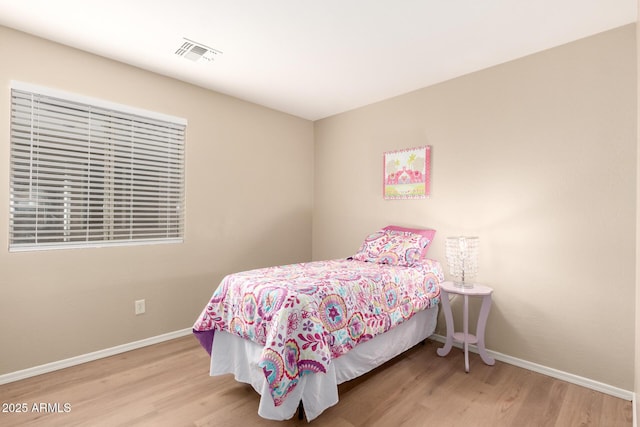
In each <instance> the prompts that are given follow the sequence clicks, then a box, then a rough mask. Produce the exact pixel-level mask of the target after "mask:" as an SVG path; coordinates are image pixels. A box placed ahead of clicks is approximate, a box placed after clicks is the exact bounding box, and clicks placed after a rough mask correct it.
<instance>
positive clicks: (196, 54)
mask: <svg viewBox="0 0 640 427" xmlns="http://www.w3.org/2000/svg"><path fill="white" fill-rule="evenodd" d="M175 53H176V55H178V56H182V57H183V58H186V59H189V60H191V61H193V62H202V61H207V62H211V61H213V60H214V59H215V57H216V56H218V55H222V51H220V50H217V49H213V48H210V47H208V46H205V45H203V44H202V43H198V42H194V41H193V40H189V39H187V38H183V39H182V45H181V46H180V47H179V48H178V49H177V50H176V52H175Z"/></svg>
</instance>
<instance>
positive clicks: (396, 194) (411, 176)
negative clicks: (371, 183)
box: [382, 145, 431, 199]
mask: <svg viewBox="0 0 640 427" xmlns="http://www.w3.org/2000/svg"><path fill="white" fill-rule="evenodd" d="M430 180H431V146H428V145H427V146H424V147H417V148H408V149H405V150H398V151H388V152H386V153H384V158H383V184H382V190H383V195H384V198H385V199H424V198H426V197H427V196H428V195H429V192H430Z"/></svg>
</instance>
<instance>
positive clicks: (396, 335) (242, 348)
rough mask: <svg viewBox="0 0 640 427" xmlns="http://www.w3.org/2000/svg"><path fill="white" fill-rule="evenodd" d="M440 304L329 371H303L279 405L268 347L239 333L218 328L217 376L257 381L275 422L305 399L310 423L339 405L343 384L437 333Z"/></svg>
mask: <svg viewBox="0 0 640 427" xmlns="http://www.w3.org/2000/svg"><path fill="white" fill-rule="evenodd" d="M437 320H438V306H435V307H432V308H430V309H427V310H424V311H421V312H419V313H417V314H416V315H414V316H413V317H412V318H411V319H409V321H407V322H404V323H402V324H401V325H398V326H397V327H395V328H393V329H391V330H390V331H388V332H387V333H385V334H383V335H379V336H377V337H375V338H373V339H372V340H369V341H367V342H364V343H362V344H360V345H358V346H357V347H356V348H354V349H352V350H351V351H349V352H348V353H347V354H345V355H343V356H341V357H339V358H337V359H334V360H332V361H331V364H330V365H329V369H328V370H327V373H326V374H309V375H303V376H302V377H301V378H300V382H299V383H298V385H297V386H296V388H295V389H294V390H293V391H292V392H291V394H290V395H289V396H288V397H287V399H286V400H285V401H284V402H283V403H282V405H280V406H277V407H276V406H275V405H274V404H273V399H272V398H271V395H270V393H269V387H268V385H267V382H266V380H265V377H264V373H263V372H262V369H260V368H259V367H258V361H259V360H260V354H261V353H262V347H261V346H260V345H258V344H256V343H254V342H251V341H248V340H244V339H242V338H240V337H237V336H235V335H232V334H229V333H226V332H221V331H216V333H215V336H214V339H213V346H212V349H211V370H210V374H211V376H215V375H223V374H234V376H235V378H236V380H237V381H240V382H243V383H247V384H251V386H252V387H253V388H254V389H255V390H256V391H257V392H258V393H259V394H260V396H261V398H260V406H259V408H258V414H259V415H260V416H261V417H263V418H267V419H270V420H286V419H289V418H291V417H293V416H294V415H295V413H296V410H297V409H298V403H299V402H300V400H302V403H303V405H304V412H305V415H306V417H307V421H311V420H313V419H314V418H316V417H317V416H318V415H320V414H321V413H322V412H323V411H324V410H325V409H327V408H329V407H331V406H333V405H335V404H336V403H338V384H341V383H343V382H345V381H349V380H352V379H354V378H357V377H359V376H360V375H363V374H366V373H367V372H369V371H371V370H372V369H374V368H376V367H378V366H380V365H382V364H383V363H385V362H386V361H388V360H390V359H392V358H394V357H395V356H397V355H399V354H400V353H402V352H404V351H406V350H408V349H409V348H411V347H413V346H414V345H416V344H417V343H419V342H420V341H422V340H424V339H425V338H428V337H429V336H430V335H431V334H433V333H434V331H435V328H436V322H437Z"/></svg>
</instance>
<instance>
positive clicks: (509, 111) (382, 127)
mask: <svg viewBox="0 0 640 427" xmlns="http://www.w3.org/2000/svg"><path fill="white" fill-rule="evenodd" d="M434 66H437V64H434ZM636 78H637V75H636V45H635V26H634V25H630V26H625V27H622V28H619V29H616V30H613V31H609V32H606V33H603V34H600V35H596V36H594V37H590V38H587V39H583V40H579V41H577V42H574V43H571V44H568V45H565V46H561V47H558V48H555V49H551V50H548V51H545V52H541V53H539V54H536V55H532V56H529V57H526V58H522V59H519V60H516V61H513V62H509V63H506V64H503V65H500V66H497V67H494V68H490V69H487V70H483V71H480V72H477V73H473V74H470V75H467V76H464V77H460V78H457V79H454V80H451V81H448V82H445V83H442V84H438V85H435V86H431V87H428V88H425V89H422V90H418V91H416V92H412V93H409V94H406V95H403V96H400V97H397V98H393V99H389V100H385V101H383V102H380V103H376V104H373V105H370V106H367V107H364V108H360V109H357V110H354V111H350V112H347V113H344V114H340V115H337V116H334V117H330V118H327V119H324V120H321V121H318V122H316V123H315V157H314V161H315V180H314V185H315V187H314V216H313V258H314V259H324V258H337V257H343V256H348V255H351V254H353V253H354V252H355V251H356V250H357V248H358V246H359V244H360V243H361V241H362V239H363V238H364V237H365V236H366V235H367V234H368V233H370V232H372V231H374V230H376V229H378V228H379V227H382V226H384V225H387V224H389V223H396V224H400V225H409V226H426V227H433V228H435V229H437V230H438V232H437V235H436V238H435V241H434V244H433V246H432V248H431V249H430V256H431V257H433V258H436V259H439V260H442V261H444V256H443V255H444V253H443V252H444V251H443V242H444V238H445V237H446V236H451V235H458V234H465V235H477V236H479V237H480V249H481V257H480V274H479V277H478V281H480V282H484V283H487V284H489V285H490V286H492V287H493V288H494V289H495V294H494V306H493V308H492V311H491V314H490V317H489V321H488V326H487V328H488V329H487V336H486V343H487V347H488V348H489V349H491V350H494V351H497V352H500V353H503V354H506V355H509V356H513V357H516V358H520V359H524V360H527V361H530V362H534V363H538V364H541V365H544V366H548V367H551V368H555V369H559V370H561V371H565V372H569V373H572V374H575V375H579V376H583V377H586V378H590V379H593V380H596V381H600V382H603V383H605V384H609V385H612V386H614V387H619V388H622V389H624V390H633V387H634V380H633V372H634V356H633V354H634V325H635V320H634V316H635V314H634V313H635V312H634V310H635V308H634V306H635V303H634V301H635V300H634V295H635V286H636V285H635V263H636V258H635V227H636V204H635V200H636V120H637V111H636ZM426 144H428V145H431V146H432V150H433V157H432V164H433V169H432V194H431V197H430V198H428V199H426V200H417V201H416V200H413V201H385V200H383V198H382V194H381V191H382V189H381V187H382V185H381V179H382V170H381V169H382V154H383V152H384V151H387V150H395V149H401V148H408V147H416V146H421V145H426ZM474 308H475V310H476V311H477V306H475V307H474ZM459 320H460V317H458V321H459ZM442 324H443V322H440V326H439V332H440V333H444V332H445V331H444V329H443V327H442Z"/></svg>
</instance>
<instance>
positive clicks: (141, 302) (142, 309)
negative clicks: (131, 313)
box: [135, 299, 145, 315]
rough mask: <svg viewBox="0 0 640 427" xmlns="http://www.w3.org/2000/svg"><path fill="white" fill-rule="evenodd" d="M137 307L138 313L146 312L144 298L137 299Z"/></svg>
mask: <svg viewBox="0 0 640 427" xmlns="http://www.w3.org/2000/svg"><path fill="white" fill-rule="evenodd" d="M135 309H136V315H138V314H144V312H145V304H144V300H143V299H139V300H137V301H135Z"/></svg>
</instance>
